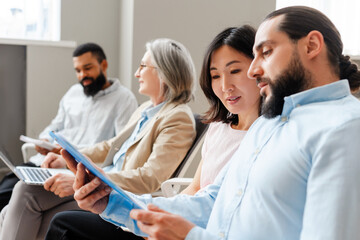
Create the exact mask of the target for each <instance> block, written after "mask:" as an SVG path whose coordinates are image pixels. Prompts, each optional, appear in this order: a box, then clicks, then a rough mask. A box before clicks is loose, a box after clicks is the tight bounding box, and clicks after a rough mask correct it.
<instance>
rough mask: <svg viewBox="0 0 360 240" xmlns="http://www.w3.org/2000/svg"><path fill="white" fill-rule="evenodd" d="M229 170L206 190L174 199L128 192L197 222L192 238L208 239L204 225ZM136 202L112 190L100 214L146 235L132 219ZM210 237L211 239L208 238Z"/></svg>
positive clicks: (145, 202) (136, 197)
mask: <svg viewBox="0 0 360 240" xmlns="http://www.w3.org/2000/svg"><path fill="white" fill-rule="evenodd" d="M227 169H228V165H227V167H224V169H223V170H222V171H221V172H220V174H219V175H218V177H217V178H216V179H215V182H214V183H213V184H211V185H208V186H207V187H205V188H204V190H203V191H201V192H198V193H197V194H195V195H194V196H190V195H186V194H180V195H177V196H174V197H172V198H163V197H157V198H152V197H151V195H150V194H146V195H141V196H138V195H135V194H132V193H130V192H127V194H128V195H130V196H131V197H132V198H135V199H136V200H138V201H140V202H142V203H144V204H145V205H147V204H149V203H153V204H155V205H156V206H158V207H159V208H161V209H163V210H165V211H168V212H171V213H173V214H177V215H180V216H182V217H183V218H185V219H187V220H188V221H190V222H192V223H194V224H195V225H197V226H198V227H199V230H194V231H196V233H192V231H190V232H189V234H190V236H189V237H190V238H189V239H208V238H206V236H209V235H210V233H207V232H206V230H205V228H206V225H207V223H208V221H209V218H210V214H211V211H212V208H213V205H214V203H215V200H216V198H217V194H218V192H219V189H220V187H221V184H222V182H223V179H224V177H225V176H226V172H227ZM133 207H134V205H133V204H132V203H131V202H129V201H126V200H125V199H124V198H123V197H122V196H121V195H120V194H118V193H116V192H114V191H113V192H112V193H111V194H110V198H109V202H108V205H107V207H106V209H105V210H104V212H103V213H101V215H100V216H101V217H102V218H103V219H104V220H106V221H108V222H111V223H113V224H115V225H118V226H126V227H127V228H129V229H130V230H131V231H132V232H133V233H135V234H136V235H139V236H146V234H145V233H143V232H141V230H140V229H139V228H138V226H137V224H136V221H135V220H133V219H132V218H130V211H131V210H132V209H133ZM202 231H203V233H201V234H202V236H204V238H196V237H195V238H194V237H193V235H195V236H198V235H197V234H199V233H198V232H202ZM209 239H211V238H209Z"/></svg>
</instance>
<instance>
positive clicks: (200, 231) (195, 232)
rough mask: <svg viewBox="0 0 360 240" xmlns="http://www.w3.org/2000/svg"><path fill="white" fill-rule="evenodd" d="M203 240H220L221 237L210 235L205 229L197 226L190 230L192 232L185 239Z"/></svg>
mask: <svg viewBox="0 0 360 240" xmlns="http://www.w3.org/2000/svg"><path fill="white" fill-rule="evenodd" d="M201 239H204V240H216V239H219V237H217V236H216V235H213V234H211V233H209V232H208V231H206V230H205V229H204V228H201V227H198V226H196V227H194V228H193V229H191V230H190V232H189V233H188V235H187V236H186V238H185V240H201Z"/></svg>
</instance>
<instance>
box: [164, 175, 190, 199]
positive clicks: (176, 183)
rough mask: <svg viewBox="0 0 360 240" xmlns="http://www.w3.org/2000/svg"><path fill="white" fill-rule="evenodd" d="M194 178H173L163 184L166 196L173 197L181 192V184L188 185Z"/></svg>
mask: <svg viewBox="0 0 360 240" xmlns="http://www.w3.org/2000/svg"><path fill="white" fill-rule="evenodd" d="M192 180H193V179H192V178H171V179H168V180H166V181H165V182H163V183H162V184H161V191H162V195H163V196H164V197H172V196H175V195H176V194H179V191H180V187H181V186H188V185H190V183H191V182H192Z"/></svg>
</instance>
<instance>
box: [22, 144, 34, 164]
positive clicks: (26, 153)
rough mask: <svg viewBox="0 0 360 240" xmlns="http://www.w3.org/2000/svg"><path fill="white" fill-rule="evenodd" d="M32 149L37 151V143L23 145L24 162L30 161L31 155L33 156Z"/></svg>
mask: <svg viewBox="0 0 360 240" xmlns="http://www.w3.org/2000/svg"><path fill="white" fill-rule="evenodd" d="M30 151H32V152H36V150H35V144H33V143H24V144H23V145H22V146H21V152H22V155H23V159H24V163H27V162H29V159H30V156H32V155H30V154H29V152H30Z"/></svg>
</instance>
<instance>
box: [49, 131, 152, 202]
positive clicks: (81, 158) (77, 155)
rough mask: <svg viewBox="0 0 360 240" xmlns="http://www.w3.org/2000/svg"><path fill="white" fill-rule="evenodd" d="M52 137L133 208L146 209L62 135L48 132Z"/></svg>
mask: <svg viewBox="0 0 360 240" xmlns="http://www.w3.org/2000/svg"><path fill="white" fill-rule="evenodd" d="M49 134H50V136H51V137H52V138H54V139H55V140H56V141H57V142H58V143H59V144H60V146H61V147H62V148H64V149H65V150H66V151H67V152H68V153H69V154H70V155H71V156H72V157H73V158H74V159H75V161H77V162H79V163H82V164H83V165H84V166H85V168H86V169H88V170H89V171H90V172H91V173H92V174H94V175H95V176H97V177H98V178H100V179H101V181H103V182H104V183H105V184H107V185H108V186H109V187H111V188H112V189H113V190H115V191H116V192H117V193H119V194H120V195H121V196H122V197H124V199H125V200H127V201H128V202H129V203H131V204H133V207H134V208H139V209H147V208H146V206H145V205H144V204H143V203H142V202H139V201H137V200H136V199H134V198H132V197H131V196H129V195H128V194H126V192H125V191H124V190H123V189H121V188H120V187H119V186H117V185H116V184H115V183H114V182H113V181H111V180H110V179H109V178H108V177H107V176H106V175H104V174H103V173H101V172H100V171H99V170H98V169H97V167H96V166H95V164H94V163H93V162H91V161H89V160H88V159H87V158H86V157H85V156H84V155H82V154H81V153H80V152H79V151H78V150H77V149H76V148H75V147H74V146H73V145H71V144H70V143H69V142H68V141H67V140H66V139H65V138H64V137H63V136H61V135H60V134H57V133H55V132H50V133H49Z"/></svg>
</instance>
